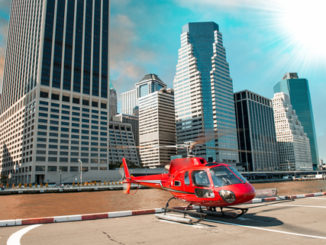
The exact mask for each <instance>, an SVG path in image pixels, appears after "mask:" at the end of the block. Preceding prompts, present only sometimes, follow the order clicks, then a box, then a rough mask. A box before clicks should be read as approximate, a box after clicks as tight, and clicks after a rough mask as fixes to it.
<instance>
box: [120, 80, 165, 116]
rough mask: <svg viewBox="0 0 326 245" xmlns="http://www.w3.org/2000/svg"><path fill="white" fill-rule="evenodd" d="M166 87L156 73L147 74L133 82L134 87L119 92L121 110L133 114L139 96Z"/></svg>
mask: <svg viewBox="0 0 326 245" xmlns="http://www.w3.org/2000/svg"><path fill="white" fill-rule="evenodd" d="M161 88H166V84H165V83H164V82H162V80H161V79H160V78H159V77H158V76H157V75H156V74H147V75H145V76H144V77H143V78H142V79H141V80H140V81H139V82H137V83H136V84H135V88H134V89H132V90H129V91H127V92H124V93H122V94H121V112H122V113H123V114H129V115H134V114H135V109H136V110H137V107H138V100H139V98H141V97H143V96H145V95H148V94H150V93H154V92H155V91H159V90H160V89H161Z"/></svg>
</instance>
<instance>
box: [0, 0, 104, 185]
mask: <svg viewBox="0 0 326 245" xmlns="http://www.w3.org/2000/svg"><path fill="white" fill-rule="evenodd" d="M22 16H24V17H23V18H22ZM108 16H109V0H95V1H93V0H79V1H68V0H57V1H52V0H26V1H20V0H12V6H11V15H10V23H9V32H8V42H7V51H6V62H5V69H4V78H3V97H2V99H1V100H2V108H1V116H0V130H1V132H0V134H1V137H0V140H1V142H0V143H1V145H0V170H1V173H2V174H3V175H6V176H13V178H14V179H15V181H16V182H22V183H29V182H38V183H40V182H58V178H59V177H58V176H59V175H58V174H57V173H58V172H60V173H62V175H63V178H68V177H69V176H71V177H73V176H76V175H78V173H79V171H81V169H80V164H79V161H78V159H81V161H82V166H83V170H84V171H92V170H94V171H95V170H106V169H107V165H108V162H107V159H108V155H107V147H108V137H107V131H108V129H107V126H108V111H109V109H108V104H109V98H108V97H109V96H108V94H109V86H108V72H109V71H108V44H109V43H108V33H109V32H108V31H109V30H108V28H109V17H108ZM70 181H73V178H71V180H70Z"/></svg>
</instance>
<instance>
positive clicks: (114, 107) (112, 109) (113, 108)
mask: <svg viewBox="0 0 326 245" xmlns="http://www.w3.org/2000/svg"><path fill="white" fill-rule="evenodd" d="M109 101H110V103H109V105H110V106H109V113H110V120H113V117H114V116H115V115H116V114H117V111H118V99H117V91H116V90H115V89H114V88H110V100H109Z"/></svg>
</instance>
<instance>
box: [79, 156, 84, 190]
mask: <svg viewBox="0 0 326 245" xmlns="http://www.w3.org/2000/svg"><path fill="white" fill-rule="evenodd" d="M78 162H79V163H80V183H81V184H82V183H83V162H82V161H81V160H80V159H78Z"/></svg>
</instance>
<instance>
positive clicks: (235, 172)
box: [229, 166, 248, 183]
mask: <svg viewBox="0 0 326 245" xmlns="http://www.w3.org/2000/svg"><path fill="white" fill-rule="evenodd" d="M229 168H230V169H231V171H232V172H233V173H234V174H235V175H236V176H238V178H240V179H241V180H242V181H243V183H247V182H248V181H247V179H246V178H245V177H243V176H242V174H240V173H239V172H238V170H236V169H235V168H234V167H232V166H230V167H229Z"/></svg>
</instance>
